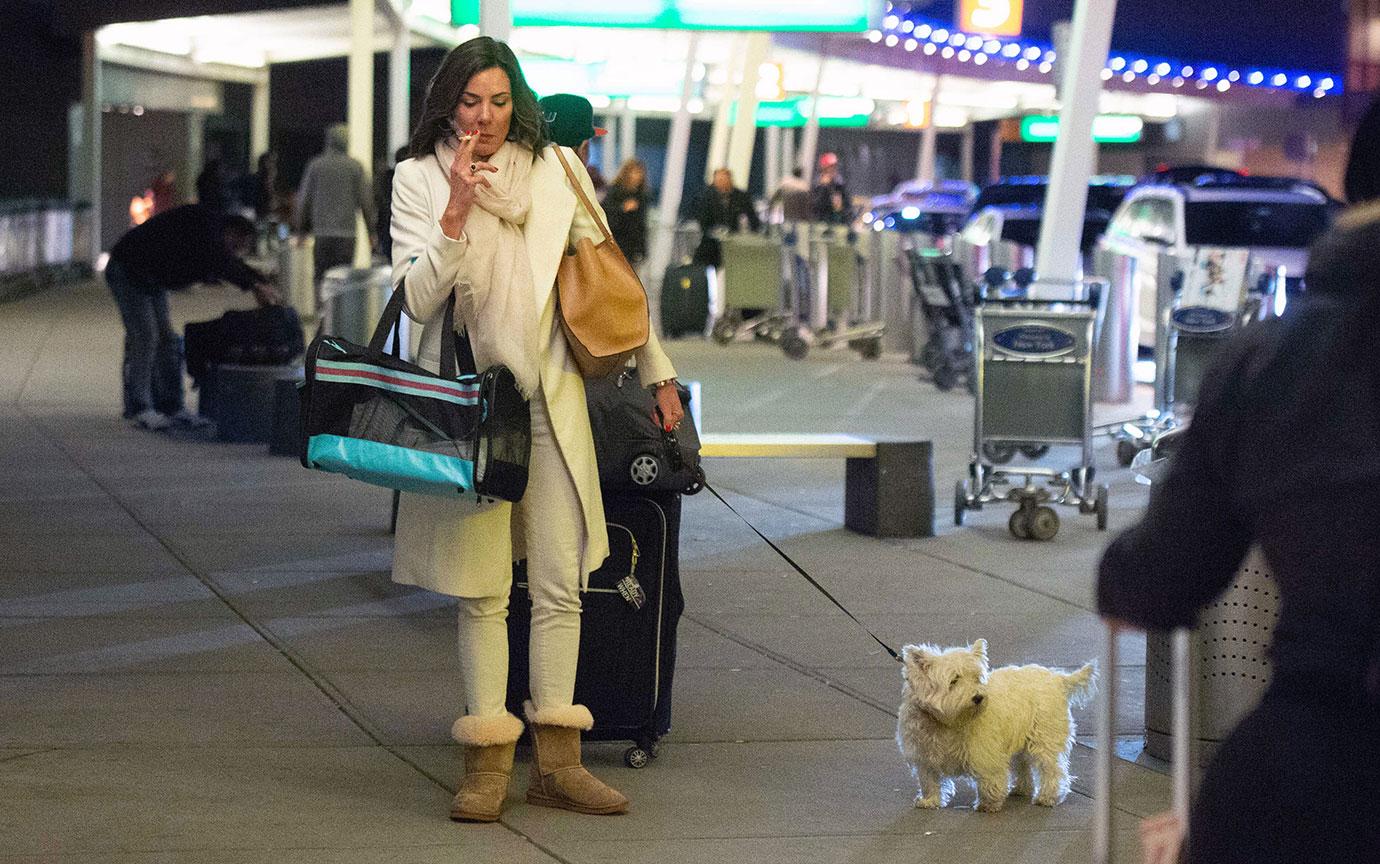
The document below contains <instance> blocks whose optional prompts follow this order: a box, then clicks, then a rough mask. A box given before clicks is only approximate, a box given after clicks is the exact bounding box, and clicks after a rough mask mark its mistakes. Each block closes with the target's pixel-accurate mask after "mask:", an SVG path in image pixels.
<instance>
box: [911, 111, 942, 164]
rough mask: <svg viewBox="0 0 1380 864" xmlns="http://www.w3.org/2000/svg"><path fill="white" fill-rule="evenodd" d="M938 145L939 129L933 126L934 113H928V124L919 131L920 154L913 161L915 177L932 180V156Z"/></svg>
mask: <svg viewBox="0 0 1380 864" xmlns="http://www.w3.org/2000/svg"><path fill="white" fill-rule="evenodd" d="M938 145H939V127H937V126H935V125H934V112H933V111H931V112H930V124H929V125H928V126H926V127H925V128H924V129H921V130H920V154H919V156H918V157H917V158H916V160H915V176H916V178H918V179H920V180H930V181H933V180H934V154H935V150H936V149H937V148H938Z"/></svg>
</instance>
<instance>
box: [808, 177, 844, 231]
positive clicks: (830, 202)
mask: <svg viewBox="0 0 1380 864" xmlns="http://www.w3.org/2000/svg"><path fill="white" fill-rule="evenodd" d="M810 199H811V209H813V210H814V217H815V221H817V222H832V223H835V224H843V223H846V222H847V221H848V217H849V204H848V189H847V187H845V186H844V185H843V181H842V180H837V179H835V180H833V181H831V182H829V183H818V184H816V185H815V186H814V188H813V189H811V190H810Z"/></svg>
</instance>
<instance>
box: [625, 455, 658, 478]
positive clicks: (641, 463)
mask: <svg viewBox="0 0 1380 864" xmlns="http://www.w3.org/2000/svg"><path fill="white" fill-rule="evenodd" d="M628 475H629V476H630V477H631V478H632V481H633V483H635V484H637V485H638V486H650V485H652V484H653V483H655V482H656V478H657V477H658V476H660V475H661V463H659V462H658V461H657V458H656V457H655V456H653V455H652V454H650V453H641V454H639V455H637V456H635V457H634V458H633V460H632V464H631V465H629V466H628Z"/></svg>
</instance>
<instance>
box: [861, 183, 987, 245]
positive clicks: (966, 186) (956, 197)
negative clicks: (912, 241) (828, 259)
mask: <svg viewBox="0 0 1380 864" xmlns="http://www.w3.org/2000/svg"><path fill="white" fill-rule="evenodd" d="M977 194H978V190H977V187H976V186H974V185H973V184H972V183H968V182H965V181H963V180H938V181H935V182H933V183H931V182H928V181H922V180H907V181H905V182H904V183H901V184H900V185H898V186H897V187H896V188H895V189H893V190H892V191H891V193H890V194H889V195H882V196H879V197H877V198H873V199H872V201H871V202H870V206H869V209H868V210H867V212H865V213H863V215H862V222H863V224H864V225H866V226H868V227H870V228H871V229H872V230H874V231H902V232H905V233H921V232H923V233H926V234H930V235H932V236H933V237H936V238H942V237H946V236H948V235H951V234H954V233H956V232H957V231H958V230H959V228H961V227H963V221H964V219H966V218H967V217H968V213H969V212H970V211H971V210H972V208H973V202H974V201H975V200H976V199H977Z"/></svg>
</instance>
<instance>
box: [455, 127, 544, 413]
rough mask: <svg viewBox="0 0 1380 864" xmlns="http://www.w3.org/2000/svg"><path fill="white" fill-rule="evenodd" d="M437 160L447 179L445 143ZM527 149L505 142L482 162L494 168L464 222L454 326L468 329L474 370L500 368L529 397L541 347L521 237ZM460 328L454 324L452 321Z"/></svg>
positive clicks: (528, 191)
mask: <svg viewBox="0 0 1380 864" xmlns="http://www.w3.org/2000/svg"><path fill="white" fill-rule="evenodd" d="M436 158H437V159H438V160H440V163H441V168H442V170H443V171H445V172H447V173H449V172H450V166H451V163H452V162H453V161H454V160H455V150H454V149H453V148H451V147H450V146H448V145H447V144H445V143H441V144H438V145H437V147H436ZM532 158H533V157H532V151H531V150H529V149H528V148H526V147H523V146H522V145H521V144H515V143H513V142H512V141H505V142H504V143H503V146H501V147H499V148H498V152H496V153H495V154H494V155H492V156H490V157H489V158H488V159H486V160H483V161H486V162H488V163H489V164H491V165H493V166H494V167H496V168H498V171H497V172H496V173H495V172H484V175H483V176H484V177H485V178H487V179H488V181H489V183H490V184H492V186H491V187H485V186H480V187H478V188H477V189H476V190H475V205H476V206H475V207H473V208H472V209H471V210H470V214H469V217H468V218H467V219H466V220H465V236H466V237H467V238H468V240H469V248H468V249H467V250H466V251H465V255H464V258H463V259H462V261H461V263H460V270H459V275H458V278H457V287H458V288H459V292H458V296H459V307H460V308H459V309H458V312H459V313H460V320H461V321H463V322H464V326H465V328H466V329H467V330H468V331H469V336H470V345H471V347H472V348H473V349H474V361H475V364H476V365H477V366H478V367H479V370H480V371H483V370H484V369H487V368H489V367H490V366H492V365H494V364H496V363H502V364H503V365H504V366H507V367H508V368H509V369H511V370H512V371H513V377H515V378H516V379H517V385H518V389H519V390H520V391H522V394H523V395H524V396H527V397H528V398H531V396H532V394H533V393H535V392H536V390H537V387H538V386H539V384H540V383H541V373H540V368H539V363H540V358H541V348H542V346H541V345H540V343H539V342H538V339H537V324H538V322H537V310H536V302H535V301H534V299H533V297H534V293H535V292H534V291H533V287H532V264H531V260H530V259H529V258H528V257H527V241H526V238H525V237H524V236H523V233H522V226H523V223H524V222H526V221H527V213H528V211H529V210H531V209H532V188H531V185H530V184H529V182H528V176H529V175H530V174H531V172H532ZM457 323H458V322H457Z"/></svg>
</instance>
